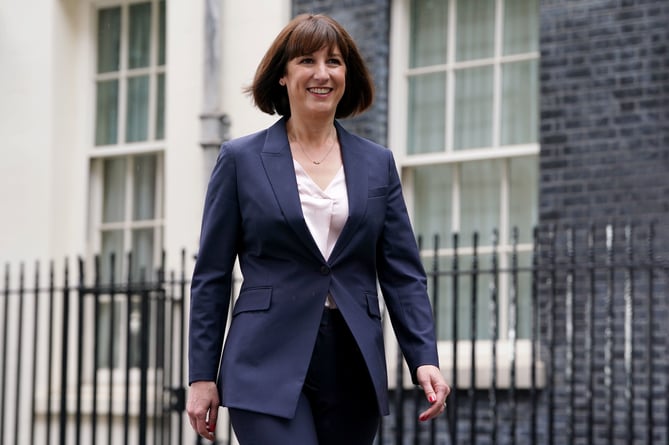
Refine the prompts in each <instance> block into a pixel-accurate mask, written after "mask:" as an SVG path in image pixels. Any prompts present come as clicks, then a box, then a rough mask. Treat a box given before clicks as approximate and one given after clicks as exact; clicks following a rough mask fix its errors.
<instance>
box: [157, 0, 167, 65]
mask: <svg viewBox="0 0 669 445" xmlns="http://www.w3.org/2000/svg"><path fill="white" fill-rule="evenodd" d="M158 65H165V2H164V1H162V2H160V3H159V4H158Z"/></svg>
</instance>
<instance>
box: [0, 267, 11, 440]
mask: <svg viewBox="0 0 669 445" xmlns="http://www.w3.org/2000/svg"><path fill="white" fill-rule="evenodd" d="M9 272H10V269H9V264H7V265H5V295H4V297H5V305H4V310H3V312H2V313H3V320H2V355H0V360H2V367H1V368H2V384H1V385H0V445H3V444H4V443H5V419H6V418H7V416H5V395H6V392H5V391H6V389H7V333H8V329H7V325H8V321H9V284H10V280H9Z"/></svg>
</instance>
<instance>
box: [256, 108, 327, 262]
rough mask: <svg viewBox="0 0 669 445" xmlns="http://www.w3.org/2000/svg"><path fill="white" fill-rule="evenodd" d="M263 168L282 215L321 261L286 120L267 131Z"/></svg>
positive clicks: (262, 153)
mask: <svg viewBox="0 0 669 445" xmlns="http://www.w3.org/2000/svg"><path fill="white" fill-rule="evenodd" d="M261 158H262V164H263V167H264V169H265V173H266V174H267V178H268V179H269V182H270V184H271V185H272V189H273V190H274V196H275V197H276V200H277V202H278V203H279V207H280V208H281V213H282V214H283V217H284V218H285V220H286V222H287V223H288V225H289V226H290V227H291V228H292V229H293V231H294V232H295V234H296V235H297V237H298V238H299V239H300V240H301V241H302V243H303V244H304V245H305V246H306V247H307V248H308V249H309V250H310V251H311V252H312V253H313V254H314V255H316V256H317V257H318V258H319V259H321V260H322V261H324V259H323V255H322V254H321V252H320V250H318V246H317V245H316V242H315V241H314V239H313V237H312V236H311V232H310V231H309V228H308V227H307V223H306V222H305V220H304V214H303V213H302V204H301V202H300V195H299V193H298V191H297V179H296V177H295V166H294V165H293V157H292V155H291V153H290V145H288V136H287V134H286V119H285V118H283V119H281V120H279V121H278V122H277V123H276V124H274V125H272V126H271V127H269V129H268V130H267V139H266V140H265V145H264V147H263V150H262V152H261Z"/></svg>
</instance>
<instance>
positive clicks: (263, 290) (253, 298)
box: [232, 287, 272, 316]
mask: <svg viewBox="0 0 669 445" xmlns="http://www.w3.org/2000/svg"><path fill="white" fill-rule="evenodd" d="M271 302H272V288H271V287H256V288H253V289H246V290H243V291H242V292H241V293H240V294H239V298H237V302H236V303H235V308H234V309H233V310H232V315H233V316H234V315H237V314H239V313H241V312H250V311H266V310H267V309H269V306H270V304H271Z"/></svg>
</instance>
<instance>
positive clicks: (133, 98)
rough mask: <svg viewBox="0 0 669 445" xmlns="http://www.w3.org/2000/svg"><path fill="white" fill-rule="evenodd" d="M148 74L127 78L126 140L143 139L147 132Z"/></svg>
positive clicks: (145, 138)
mask: <svg viewBox="0 0 669 445" xmlns="http://www.w3.org/2000/svg"><path fill="white" fill-rule="evenodd" d="M148 124H149V76H139V77H130V78H129V79H128V110H127V114H126V132H125V139H126V141H127V142H137V141H145V140H147V138H148V134H149V127H148Z"/></svg>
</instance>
